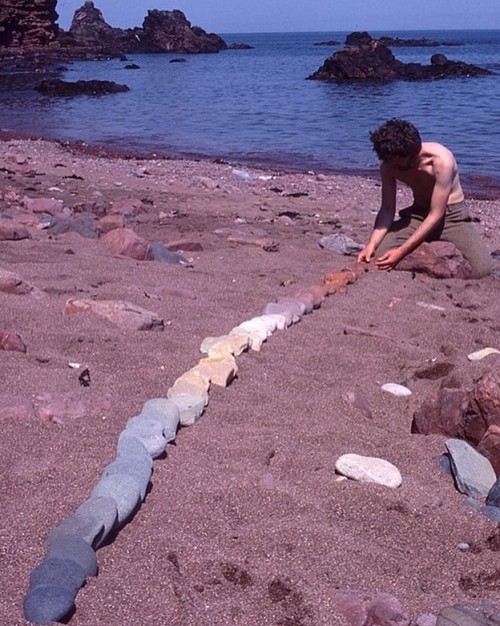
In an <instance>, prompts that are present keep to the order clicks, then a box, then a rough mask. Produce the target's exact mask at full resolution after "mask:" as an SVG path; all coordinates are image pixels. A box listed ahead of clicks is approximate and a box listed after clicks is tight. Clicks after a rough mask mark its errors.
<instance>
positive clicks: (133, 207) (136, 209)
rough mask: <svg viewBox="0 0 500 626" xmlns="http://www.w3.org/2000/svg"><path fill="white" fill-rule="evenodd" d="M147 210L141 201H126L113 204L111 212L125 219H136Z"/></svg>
mask: <svg viewBox="0 0 500 626" xmlns="http://www.w3.org/2000/svg"><path fill="white" fill-rule="evenodd" d="M145 211H146V209H145V208H144V207H143V206H142V202H141V201H140V200H134V199H128V198H127V199H125V200H119V201H117V202H113V204H112V206H111V209H110V212H111V213H118V214H120V215H123V217H136V216H137V215H139V214H140V213H144V212H145Z"/></svg>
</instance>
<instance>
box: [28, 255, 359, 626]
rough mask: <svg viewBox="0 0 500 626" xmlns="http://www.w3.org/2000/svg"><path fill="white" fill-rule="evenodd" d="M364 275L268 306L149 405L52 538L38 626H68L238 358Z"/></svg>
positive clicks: (40, 578)
mask: <svg viewBox="0 0 500 626" xmlns="http://www.w3.org/2000/svg"><path fill="white" fill-rule="evenodd" d="M363 271H364V269H363V268H362V267H360V266H358V265H357V264H356V265H354V266H353V267H350V268H345V269H343V270H341V271H340V272H330V273H329V274H327V275H326V276H325V278H324V282H323V283H322V284H317V285H312V286H311V287H308V288H306V289H303V290H300V291H298V292H297V293H296V294H294V295H293V296H292V297H289V298H281V299H279V300H278V301H276V302H271V303H269V304H267V305H266V307H265V309H264V312H263V314H262V315H260V316H259V317H254V318H252V319H250V320H247V321H244V322H242V323H241V324H239V325H238V326H236V327H235V328H233V329H232V330H231V331H230V333H229V334H228V335H223V336H221V337H207V338H206V339H204V340H203V342H202V344H201V346H200V351H201V352H202V353H204V354H206V356H205V357H204V358H202V359H201V360H200V361H199V362H198V364H197V365H196V366H195V367H193V368H192V369H190V370H188V371H187V372H185V373H184V374H183V375H182V376H180V377H179V378H178V379H177V380H176V381H175V383H174V385H173V386H172V387H170V389H168V392H167V397H166V398H153V399H150V400H147V401H146V402H145V403H144V405H143V407H142V410H141V412H140V413H139V415H136V416H134V417H131V418H130V419H129V420H128V422H127V425H126V427H125V429H124V430H123V431H122V433H121V434H120V436H119V438H118V444H117V450H116V458H115V459H114V461H113V462H112V463H110V464H109V465H108V466H107V467H105V469H104V471H103V473H102V476H101V478H100V480H99V482H98V483H97V485H96V486H95V487H94V489H93V491H92V493H91V495H90V497H89V498H88V499H87V500H86V501H85V502H84V503H83V504H82V505H81V506H79V507H78V508H77V509H76V511H75V512H74V513H73V514H72V515H70V516H69V517H67V518H65V519H64V520H63V521H62V522H60V524H59V525H58V526H56V527H55V528H54V529H53V530H52V531H51V532H50V533H49V535H48V537H47V539H46V541H45V547H46V548H47V553H46V556H45V558H44V560H43V561H42V562H41V563H40V564H39V565H38V566H37V567H36V568H35V569H34V570H33V571H32V573H31V576H30V581H29V589H28V591H27V593H26V595H25V597H24V615H25V617H26V619H27V620H28V621H30V622H33V623H36V624H48V623H49V622H52V621H60V620H62V619H68V617H70V616H71V614H72V613H73V612H74V610H75V598H76V595H77V593H78V591H79V589H80V588H81V587H82V586H83V585H84V584H85V581H86V579H87V578H88V577H92V576H96V575H97V570H98V567H97V557H96V550H97V549H98V548H99V547H101V546H102V545H103V544H104V542H109V541H111V540H112V538H113V537H114V536H115V535H116V533H117V532H118V531H119V530H120V528H122V527H123V526H124V524H125V523H126V522H127V521H129V520H130V519H131V518H132V517H133V516H134V514H135V513H136V511H137V510H138V508H139V507H140V506H141V504H142V502H143V500H144V498H145V496H146V493H147V489H148V485H149V482H150V479H151V475H152V472H153V459H157V458H158V457H160V456H161V455H163V454H164V452H165V448H166V446H167V444H168V443H169V442H171V441H173V440H174V439H175V438H176V434H177V430H178V428H179V425H180V426H189V425H192V424H194V423H196V421H197V420H198V419H199V418H200V417H201V415H202V414H203V412H204V409H205V407H206V405H207V404H208V393H209V388H210V385H211V384H215V385H218V386H222V387H226V386H227V385H229V384H230V383H231V381H232V380H233V379H234V378H235V376H236V375H237V373H238V367H237V364H236V360H235V357H236V356H239V355H241V354H242V353H243V352H244V351H246V350H248V349H251V350H256V351H259V350H260V348H261V346H262V343H263V342H264V341H266V340H267V338H268V337H269V336H270V335H271V334H272V333H273V332H274V331H276V330H284V329H286V328H288V327H289V326H290V325H291V324H295V323H297V322H299V321H300V319H301V317H302V316H303V315H305V314H307V313H310V312H312V310H313V309H314V308H318V307H319V306H321V304H322V303H323V301H324V299H325V297H326V296H327V295H329V294H331V293H335V292H337V291H341V290H343V289H345V287H346V286H347V285H348V284H350V283H353V282H354V281H355V280H356V279H357V277H358V276H359V275H360V273H362V272H363Z"/></svg>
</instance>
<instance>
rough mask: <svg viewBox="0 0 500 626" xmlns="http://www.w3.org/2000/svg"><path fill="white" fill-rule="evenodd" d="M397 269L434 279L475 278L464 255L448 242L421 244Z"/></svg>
mask: <svg viewBox="0 0 500 626" xmlns="http://www.w3.org/2000/svg"><path fill="white" fill-rule="evenodd" d="M396 269H398V270H404V271H409V272H421V273H424V274H428V275H429V276H432V277H433V278H464V279H467V278H474V272H473V271H472V268H471V266H470V265H469V263H468V262H467V261H466V260H465V258H464V257H463V255H462V253H461V252H460V251H459V250H458V248H457V247H456V246H455V245H454V244H452V243H449V242H447V241H433V242H431V243H426V242H424V243H422V244H420V246H419V247H418V248H417V249H416V250H414V251H413V252H412V253H411V254H409V255H408V256H406V257H405V258H404V259H402V260H401V261H400V262H399V263H398V265H397V268H396Z"/></svg>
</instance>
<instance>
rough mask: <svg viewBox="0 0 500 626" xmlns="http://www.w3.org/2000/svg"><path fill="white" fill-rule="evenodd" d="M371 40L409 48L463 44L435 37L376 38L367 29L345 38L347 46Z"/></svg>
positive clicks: (358, 44)
mask: <svg viewBox="0 0 500 626" xmlns="http://www.w3.org/2000/svg"><path fill="white" fill-rule="evenodd" d="M370 41H378V42H379V43H382V44H384V46H389V47H400V48H401V47H408V48H415V47H417V48H429V47H434V48H436V47H438V46H462V45H463V44H462V43H459V42H453V41H446V42H442V41H434V40H433V39H427V37H420V38H419V39H401V38H399V37H387V36H385V35H384V36H382V37H379V38H378V39H374V38H373V37H372V36H371V35H370V34H369V33H367V32H366V31H361V32H354V33H350V34H349V35H347V37H346V38H345V44H346V46H360V45H362V44H366V43H369V42H370Z"/></svg>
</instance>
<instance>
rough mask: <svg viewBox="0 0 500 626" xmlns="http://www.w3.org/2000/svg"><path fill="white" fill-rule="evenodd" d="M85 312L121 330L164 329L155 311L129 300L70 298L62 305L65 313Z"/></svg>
mask: <svg viewBox="0 0 500 626" xmlns="http://www.w3.org/2000/svg"><path fill="white" fill-rule="evenodd" d="M77 313H80V314H81V313H85V314H87V315H92V316H93V317H95V318H97V319H102V320H106V321H107V322H109V323H110V324H113V325H114V326H117V327H118V328H121V329H122V330H128V331H133V330H164V328H165V324H164V322H163V320H162V319H160V318H159V317H158V316H157V315H156V313H153V312H152V311H148V310H146V309H143V308H142V307H140V306H137V305H135V304H132V303H131V302H122V301H119V300H90V299H87V300H85V299H84V300H79V299H76V298H70V299H69V300H67V301H66V304H65V306H64V314H65V315H74V314H77Z"/></svg>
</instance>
